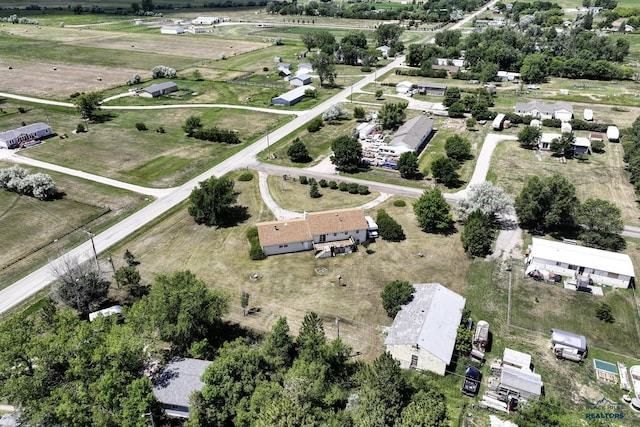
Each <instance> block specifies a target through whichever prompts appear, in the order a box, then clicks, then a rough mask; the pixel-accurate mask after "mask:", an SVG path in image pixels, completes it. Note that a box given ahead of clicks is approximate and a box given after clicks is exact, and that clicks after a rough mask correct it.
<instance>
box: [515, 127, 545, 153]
mask: <svg viewBox="0 0 640 427" xmlns="http://www.w3.org/2000/svg"><path fill="white" fill-rule="evenodd" d="M540 135H541V132H540V129H538V128H537V127H535V126H525V127H523V128H522V130H521V131H520V132H518V141H519V142H520V146H521V147H523V148H533V147H536V146H537V145H538V140H539V139H540Z"/></svg>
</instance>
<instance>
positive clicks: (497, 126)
mask: <svg viewBox="0 0 640 427" xmlns="http://www.w3.org/2000/svg"><path fill="white" fill-rule="evenodd" d="M505 117H506V116H505V115H504V114H498V115H497V116H496V118H495V119H493V125H492V127H493V130H502V123H503V122H504V119H505Z"/></svg>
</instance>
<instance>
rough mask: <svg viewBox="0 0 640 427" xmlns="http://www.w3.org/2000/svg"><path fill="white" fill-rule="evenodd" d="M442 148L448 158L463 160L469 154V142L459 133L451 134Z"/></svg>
mask: <svg viewBox="0 0 640 427" xmlns="http://www.w3.org/2000/svg"><path fill="white" fill-rule="evenodd" d="M444 150H445V152H446V153H447V157H449V158H450V159H453V160H456V161H458V162H463V161H465V160H467V159H468V158H469V156H471V143H470V142H469V140H467V139H465V138H463V137H461V136H460V135H453V136H450V137H449V138H447V140H446V141H445V143H444Z"/></svg>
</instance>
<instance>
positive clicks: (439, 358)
mask: <svg viewBox="0 0 640 427" xmlns="http://www.w3.org/2000/svg"><path fill="white" fill-rule="evenodd" d="M413 287H414V289H415V293H414V294H413V300H411V302H409V303H408V304H407V305H404V306H403V307H402V309H401V310H400V312H399V313H398V314H397V315H396V317H395V319H394V321H393V324H392V325H391V327H390V328H389V333H388V335H387V338H386V339H385V341H384V344H385V346H386V347H387V351H388V352H389V353H390V354H391V355H392V356H393V358H394V359H396V360H398V361H399V362H400V366H401V367H402V368H405V369H418V370H425V371H431V372H435V373H436V374H438V375H444V374H445V372H446V368H447V366H448V365H449V364H450V363H451V357H452V356H453V349H454V347H455V344H456V336H457V331H458V326H459V325H460V320H461V319H462V310H463V308H464V305H465V301H466V299H465V298H464V297H462V296H460V295H458V294H457V293H455V292H453V291H451V290H449V289H447V288H445V287H444V286H442V285H441V284H439V283H421V284H414V285H413Z"/></svg>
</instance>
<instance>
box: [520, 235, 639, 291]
mask: <svg viewBox="0 0 640 427" xmlns="http://www.w3.org/2000/svg"><path fill="white" fill-rule="evenodd" d="M525 261H526V264H527V268H526V273H529V272H531V271H534V270H538V271H548V272H551V273H555V274H559V275H562V276H569V277H571V278H578V276H581V278H587V279H591V280H592V281H593V283H596V284H601V285H608V286H613V287H616V288H628V287H629V284H630V283H631V282H632V281H633V280H634V276H635V272H634V270H633V262H631V258H630V257H629V255H627V254H621V253H617V252H609V251H603V250H601V249H594V248H587V247H585V246H578V245H570V244H567V243H561V242H554V241H551V240H546V239H540V238H536V237H534V238H533V243H532V245H531V247H530V252H529V255H528V256H527V258H526V260H525Z"/></svg>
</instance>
